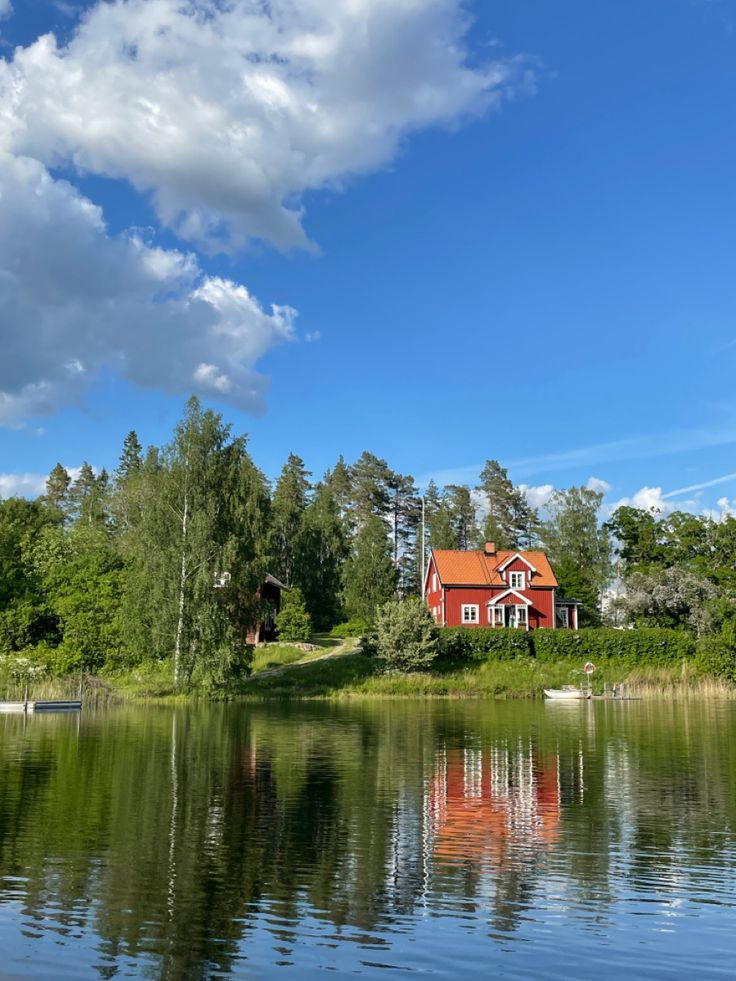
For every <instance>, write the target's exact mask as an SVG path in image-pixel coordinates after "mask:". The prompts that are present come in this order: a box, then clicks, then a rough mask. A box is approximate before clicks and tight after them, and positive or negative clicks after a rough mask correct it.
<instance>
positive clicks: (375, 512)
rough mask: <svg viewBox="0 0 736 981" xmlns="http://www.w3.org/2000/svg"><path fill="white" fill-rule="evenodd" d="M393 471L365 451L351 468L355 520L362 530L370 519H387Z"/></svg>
mask: <svg viewBox="0 0 736 981" xmlns="http://www.w3.org/2000/svg"><path fill="white" fill-rule="evenodd" d="M390 478H391V471H390V469H389V467H388V464H387V463H386V461H385V460H381V459H379V458H378V457H377V456H374V455H373V454H372V453H368V452H367V451H365V452H364V453H361V455H360V457H359V458H358V459H357V460H356V461H355V463H354V464H353V465H352V466H351V467H350V486H351V495H352V512H353V515H352V516H353V520H354V522H355V525H356V527H358V528H362V527H363V525H364V524H365V523H366V521H367V520H368V518H370V517H372V516H373V517H379V518H382V517H385V516H386V515H387V514H388V513H389V510H390V507H391V501H390V495H389V489H388V484H389V480H390Z"/></svg>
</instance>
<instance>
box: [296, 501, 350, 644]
mask: <svg viewBox="0 0 736 981" xmlns="http://www.w3.org/2000/svg"><path fill="white" fill-rule="evenodd" d="M348 551H349V546H348V540H347V536H346V534H345V525H344V522H343V520H342V518H341V515H340V507H339V504H338V502H337V500H336V499H335V496H334V494H333V492H332V490H331V489H330V487H329V486H328V485H327V484H318V485H317V487H316V489H315V493H314V498H313V500H312V502H311V503H310V504H309V506H308V507H307V509H306V511H305V512H304V518H303V521H302V526H301V532H300V535H299V542H298V548H297V555H296V563H295V565H296V569H295V575H294V578H295V582H296V584H297V585H298V586H299V587H300V588H301V590H302V592H303V594H304V598H305V601H306V605H307V609H308V610H309V614H310V616H311V618H312V622H313V624H314V627H315V629H316V630H329V629H330V627H333V626H334V625H335V624H336V623H338V622H339V620H340V614H341V605H342V596H341V594H342V570H343V566H344V564H345V560H346V558H347V555H348Z"/></svg>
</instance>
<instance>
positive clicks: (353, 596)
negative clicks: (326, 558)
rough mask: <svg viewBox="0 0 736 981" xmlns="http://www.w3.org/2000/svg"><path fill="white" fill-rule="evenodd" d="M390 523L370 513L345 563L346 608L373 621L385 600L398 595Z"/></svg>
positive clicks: (356, 615) (349, 613) (347, 610)
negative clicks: (388, 524)
mask: <svg viewBox="0 0 736 981" xmlns="http://www.w3.org/2000/svg"><path fill="white" fill-rule="evenodd" d="M387 530H388V529H387V526H386V522H385V521H384V520H383V519H381V518H378V517H376V516H375V515H371V516H369V517H368V518H367V519H366V521H365V523H364V524H363V526H362V527H361V528H360V530H359V531H358V533H357V535H356V536H355V542H354V545H353V552H352V554H351V556H350V558H349V559H348V561H347V562H346V564H345V593H344V596H345V610H346V612H347V614H348V615H349V616H351V617H361V618H363V619H364V620H368V621H370V620H372V619H373V616H374V614H375V612H376V610H377V609H378V607H379V606H381V605H382V604H383V603H385V602H386V601H387V600H389V599H391V598H392V597H393V596H395V594H396V569H395V568H394V564H393V561H392V555H391V552H392V549H391V541H390V539H389V537H388V534H387Z"/></svg>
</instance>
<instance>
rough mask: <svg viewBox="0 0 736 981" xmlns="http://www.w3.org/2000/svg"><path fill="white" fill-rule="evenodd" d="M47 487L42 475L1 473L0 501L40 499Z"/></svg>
mask: <svg viewBox="0 0 736 981" xmlns="http://www.w3.org/2000/svg"><path fill="white" fill-rule="evenodd" d="M45 487H46V477H45V476H44V475H43V474H40V473H0V500H5V499H6V498H8V497H38V495H39V494H43V492H44V489H45Z"/></svg>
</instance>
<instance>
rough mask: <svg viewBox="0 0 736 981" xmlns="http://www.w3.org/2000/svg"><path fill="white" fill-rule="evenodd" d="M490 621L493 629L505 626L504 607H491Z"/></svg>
mask: <svg viewBox="0 0 736 981" xmlns="http://www.w3.org/2000/svg"><path fill="white" fill-rule="evenodd" d="M488 619H489V622H490V624H491V626H492V627H502V626H503V607H502V606H490V607H489V608H488Z"/></svg>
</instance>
